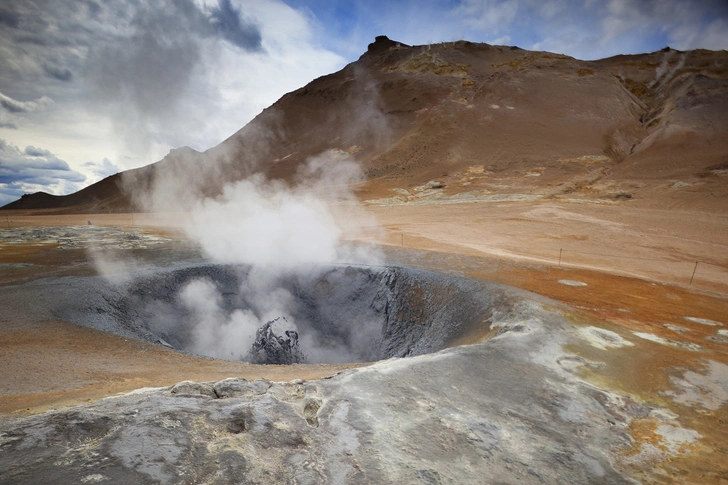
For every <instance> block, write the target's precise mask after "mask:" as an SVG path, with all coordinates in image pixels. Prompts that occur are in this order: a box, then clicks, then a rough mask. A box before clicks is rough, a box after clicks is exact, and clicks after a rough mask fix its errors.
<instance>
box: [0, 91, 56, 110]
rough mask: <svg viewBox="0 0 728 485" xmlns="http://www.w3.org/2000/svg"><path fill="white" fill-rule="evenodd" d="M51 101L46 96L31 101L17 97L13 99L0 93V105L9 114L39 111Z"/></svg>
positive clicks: (51, 101)
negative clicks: (19, 99)
mask: <svg viewBox="0 0 728 485" xmlns="http://www.w3.org/2000/svg"><path fill="white" fill-rule="evenodd" d="M52 103H53V100H52V99H50V98H49V97H47V96H42V97H40V98H38V99H34V100H32V101H18V100H17V99H13V98H11V97H10V96H6V95H4V94H3V93H0V107H2V108H4V109H5V111H7V112H8V113H11V114H18V113H30V112H33V111H40V110H42V109H43V108H45V107H47V106H48V105H50V104H52Z"/></svg>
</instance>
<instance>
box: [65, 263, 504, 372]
mask: <svg viewBox="0 0 728 485" xmlns="http://www.w3.org/2000/svg"><path fill="white" fill-rule="evenodd" d="M304 273H305V275H302V274H301V273H300V272H297V273H296V274H289V275H282V276H281V275H278V276H276V279H275V284H274V285H273V286H272V288H273V289H272V290H271V291H270V293H271V297H272V296H273V294H274V293H275V294H277V295H278V297H280V295H281V294H283V295H284V300H285V303H286V304H285V314H282V315H275V314H273V315H274V316H281V317H284V318H285V319H287V320H290V321H291V322H293V324H294V325H295V327H294V329H295V331H296V332H297V333H298V336H299V340H300V349H301V351H302V353H303V355H304V359H303V361H302V363H341V362H373V361H378V360H382V359H387V358H390V357H406V356H415V355H422V354H427V353H430V352H435V351H438V350H441V349H443V348H447V347H451V346H454V345H458V343H460V342H462V341H463V339H464V338H465V337H466V336H468V335H469V334H471V333H473V332H477V333H479V334H483V335H484V334H485V333H487V331H488V329H489V328H490V325H491V323H493V322H492V321H491V320H492V315H493V310H494V307H495V306H496V305H498V306H501V305H503V304H505V303H507V302H506V300H507V298H506V297H505V296H504V294H503V292H502V291H501V289H500V287H499V285H496V284H494V283H489V282H486V281H482V280H474V279H469V278H464V277H457V276H450V275H444V274H437V273H430V272H424V271H417V270H412V269H406V268H400V267H362V266H336V267H326V268H322V267H317V268H312V269H311V270H310V271H306V272H304ZM253 279H255V280H259V279H260V275H256V274H255V272H254V271H253V270H251V268H249V267H244V266H234V265H200V266H192V267H186V268H181V269H173V270H164V271H158V272H155V273H153V274H152V275H147V276H144V277H140V278H136V279H134V280H132V281H130V282H127V283H126V284H124V285H106V286H105V287H104V288H102V286H104V285H97V287H96V288H95V291H97V292H99V293H103V300H104V301H105V304H103V305H99V298H98V297H96V298H94V301H95V302H96V303H95V304H94V305H88V306H85V305H76V306H75V308H74V309H72V311H71V309H67V311H65V312H64V314H62V315H59V316H61V317H62V318H64V319H66V320H68V321H71V322H72V323H76V324H80V325H84V326H91V327H96V328H102V329H104V330H106V331H111V332H113V333H118V334H120V335H124V336H132V337H136V338H141V339H144V340H147V341H150V342H154V343H158V344H163V345H166V346H168V347H172V348H174V349H176V350H179V351H182V352H187V353H191V354H197V355H207V356H210V357H215V358H225V359H229V360H244V361H251V359H250V348H251V343H252V341H251V338H254V335H251V333H252V334H254V333H255V330H256V328H253V329H252V330H250V329H248V330H247V334H245V335H241V334H239V333H238V334H237V335H240V343H239V345H237V344H236V343H234V342H233V343H232V345H233V347H234V349H235V350H233V351H230V352H225V354H224V355H221V353H220V352H219V351H217V350H213V351H207V352H206V351H205V349H204V348H203V347H204V346H201V345H200V342H199V340H200V321H199V320H200V315H199V314H198V313H197V312H196V311H194V310H191V309H190V307H189V305H188V304H187V303H186V302H185V300H184V299H183V298H181V295H182V294H183V293H185V291H186V290H185V289H186V288H189V287H190V286H189V285H190V283H193V282H201V281H202V282H205V283H204V284H205V285H207V287H209V288H214V289H215V294H216V295H217V296H216V297H215V298H216V299H217V301H216V302H215V304H216V305H217V306H218V308H217V310H216V311H217V314H219V315H221V318H222V319H223V320H225V319H229V318H230V316H231V315H234V314H236V312H245V313H246V314H248V315H249V316H255V318H257V319H258V321H259V322H261V323H262V324H264V323H265V321H266V318H267V317H266V316H265V315H266V314H268V315H270V313H269V310H270V309H269V308H266V307H265V304H264V303H265V299H264V298H263V299H261V295H260V292H258V293H255V292H251V291H250V282H251V280H253ZM187 293H189V290H187ZM202 297H203V299H204V295H203V296H202ZM279 299H280V298H279ZM99 306H102V307H106V308H99ZM267 312H268V313H267ZM224 325H227V323H224V322H223V326H224ZM243 333H245V332H243ZM230 335H232V334H230V333H228V334H224V335H223V336H222V337H221V340H224V342H220V344H221V345H223V344H224V345H227V346H228V348H229V347H230V345H231V337H230ZM207 337H208V338H209V337H210V336H209V335H208V336H207ZM233 340H234V339H233ZM259 363H260V362H259ZM267 363H287V362H267Z"/></svg>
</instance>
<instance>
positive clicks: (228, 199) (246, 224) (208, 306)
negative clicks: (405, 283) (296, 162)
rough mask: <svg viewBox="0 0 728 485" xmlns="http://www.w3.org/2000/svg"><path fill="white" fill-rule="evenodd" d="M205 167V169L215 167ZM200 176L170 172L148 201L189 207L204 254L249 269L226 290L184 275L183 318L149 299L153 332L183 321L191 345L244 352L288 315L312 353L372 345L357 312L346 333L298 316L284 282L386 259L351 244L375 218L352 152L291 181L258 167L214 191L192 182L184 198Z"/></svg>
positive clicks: (305, 168) (190, 229) (322, 159)
mask: <svg viewBox="0 0 728 485" xmlns="http://www.w3.org/2000/svg"><path fill="white" fill-rule="evenodd" d="M204 171H205V172H204V174H203V175H204V176H205V177H207V176H208V175H209V174H210V173H214V172H215V169H214V167H213V168H210V167H206V168H205V169H204ZM198 175H199V174H198ZM194 176H195V174H194V173H190V171H189V170H176V169H175V170H166V171H165V173H164V174H163V176H162V177H159V178H157V180H156V181H155V183H154V185H153V187H152V190H151V191H149V192H148V193H147V194H145V195H144V198H145V199H146V200H147V201H148V203H149V207H151V208H158V207H162V206H167V207H169V206H170V205H171V206H174V205H175V204H177V205H178V206H179V207H181V208H188V207H189V208H191V210H190V217H189V223H188V224H186V225H185V227H184V232H185V234H186V236H187V237H188V238H189V239H190V240H192V241H194V242H195V243H197V244H198V245H199V247H200V249H201V251H202V253H203V254H204V255H205V256H206V257H207V258H208V259H209V260H211V261H213V262H215V263H221V264H242V265H246V266H248V267H249V269H248V270H246V276H245V278H243V282H242V284H241V285H240V287H239V288H236V289H235V291H231V290H230V289H229V288H228V289H226V290H225V291H226V292H227V293H223V290H222V289H221V287H219V286H218V284H217V283H215V282H213V281H211V280H209V279H206V278H199V279H194V280H192V281H189V282H187V283H186V284H185V285H184V286H183V287H182V288H181V289H180V290H179V292H178V293H177V295H176V296H175V298H176V301H175V305H176V306H177V308H182V309H183V313H184V317H183V320H185V321H176V320H178V318H176V317H174V316H173V313H174V312H173V311H172V307H171V306H170V304H169V303H162V302H154V303H153V304H151V305H148V306H147V308H146V309H145V313H146V315H147V316H148V317H149V321H150V322H151V325H152V326H153V327H154V330H156V331H159V332H161V333H165V334H167V333H174V332H171V330H172V329H173V328H174V327H175V326H180V328H184V332H185V336H186V337H185V338H186V339H187V340H188V342H187V343H186V346H185V348H186V349H187V350H191V351H193V352H195V353H198V354H203V355H207V356H211V357H217V358H225V359H240V360H247V358H248V357H249V352H250V350H251V348H252V345H253V342H254V340H255V337H256V331H257V330H258V329H259V328H260V327H261V326H263V325H265V324H266V323H267V322H270V321H272V320H274V319H276V318H278V317H284V319H285V321H286V322H287V325H288V326H289V328H287V329H290V330H295V331H297V332H298V334H299V336H300V339H299V343H300V347H301V351H302V352H303V354H304V355H305V356H306V358H307V360H308V361H311V362H345V361H348V360H351V359H352V352H353V353H354V354H355V355H356V354H360V355H361V356H365V355H366V354H367V352H371V348H370V347H371V342H372V338H373V335H372V333H371V332H372V330H371V329H370V328H369V327H370V326H371V325H366V323H367V322H364V321H361V322H360V321H358V320H357V318H356V316H354V318H352V319H347V321H343V322H341V325H344V326H345V327H346V328H345V330H344V333H345V334H346V335H347V336H349V337H350V338H348V339H346V340H348V341H347V342H346V343H343V342H342V341H340V340H336V339H331V338H329V337H328V336H327V335H322V334H321V332H320V331H318V330H316V328H315V327H316V325H315V322H310V321H298V322H297V321H296V319H295V318H294V316H293V315H295V314H297V313H296V305H297V302H296V299H295V298H294V296H293V295H291V293H290V292H289V290H287V289H285V288H284V281H288V282H290V281H292V280H296V281H299V282H301V281H303V282H306V284H310V285H315V284H316V282H317V281H318V278H319V276H320V275H321V274H322V273H323V272H324V271H326V270H327V269H328V268H329V267H330V266H331V265H334V264H342V263H347V264H381V262H382V261H381V257H380V254H379V252H378V251H376V250H373V249H371V248H370V247H367V246H363V245H361V244H355V243H352V242H350V241H351V240H354V239H356V238H357V236H359V235H360V232H359V230H358V229H357V228H358V227H365V228H367V231H370V230H371V228H372V227H374V226H375V222H374V220H373V219H372V217H371V216H370V215H368V214H367V213H366V212H365V211H364V209H363V208H362V207H361V206H360V205H359V204H358V202H357V200H356V197H355V196H354V194H353V191H352V188H351V187H352V185H353V184H355V183H357V182H360V181H361V180H363V175H362V172H361V169H360V167H359V165H358V164H357V163H356V162H355V161H354V160H353V159H352V158H351V157H350V156H349V154H348V153H346V152H344V151H341V150H329V151H326V152H324V153H322V154H321V155H319V156H317V157H314V158H311V159H309V160H308V161H307V162H306V163H305V164H303V165H302V166H301V167H300V168H299V170H298V171H297V173H296V174H295V181H294V183H291V184H289V183H286V182H283V181H280V180H270V179H267V178H266V177H265V176H264V175H263V174H261V173H256V174H253V175H251V176H249V177H247V178H245V179H243V180H239V181H237V182H234V183H227V184H225V185H224V186H223V188H222V191H221V193H219V195H217V196H214V197H202V196H201V195H199V194H200V193H201V192H200V191H197V190H195V191H190V192H188V195H191V199H190V198H188V199H187V200H180V198H181V197H184V195H185V193H184V188H185V187H187V186H188V185H187V183H188V182H190V185H189V186H192V187H195V185H194V184H195V183H197V184H198V185H197V186H201V185H202V183H201V182H200V180H199V179H198V180H196V181H195V180H193V179H194ZM219 178H220V179H223V177H222V174H220V175H219ZM365 318H366V317H364V316H361V319H365ZM281 321H282V320H281ZM358 325H361V328H357V326H358ZM354 358H356V357H354ZM362 358H364V357H362Z"/></svg>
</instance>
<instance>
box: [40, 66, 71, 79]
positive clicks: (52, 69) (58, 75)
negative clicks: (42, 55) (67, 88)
mask: <svg viewBox="0 0 728 485" xmlns="http://www.w3.org/2000/svg"><path fill="white" fill-rule="evenodd" d="M43 72H45V73H46V74H47V75H48V77H51V78H53V79H57V80H59V81H63V82H69V81H71V80H72V79H73V73H72V72H71V70H70V69H64V68H61V67H56V66H52V65H50V64H48V63H46V62H44V63H43Z"/></svg>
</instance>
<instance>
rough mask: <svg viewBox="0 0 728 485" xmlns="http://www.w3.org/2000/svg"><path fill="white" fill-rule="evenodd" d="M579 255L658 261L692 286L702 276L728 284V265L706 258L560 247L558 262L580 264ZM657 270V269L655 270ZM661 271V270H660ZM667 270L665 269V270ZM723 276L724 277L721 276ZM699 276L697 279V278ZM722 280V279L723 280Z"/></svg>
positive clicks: (636, 260)
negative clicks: (616, 252)
mask: <svg viewBox="0 0 728 485" xmlns="http://www.w3.org/2000/svg"><path fill="white" fill-rule="evenodd" d="M579 256H587V257H588V258H589V259H592V260H607V261H611V262H615V261H620V260H623V261H628V262H630V264H632V265H633V266H634V265H635V264H636V263H638V262H642V261H644V262H648V263H651V264H652V265H654V263H658V265H657V266H658V269H659V266H662V269H663V270H666V267H667V266H671V267H672V269H671V270H670V271H669V272H670V273H672V274H673V275H674V276H675V278H677V279H679V280H680V281H681V282H683V283H687V284H688V285H689V286H692V285H693V283H694V282H696V281H697V279H700V278H701V277H702V278H703V279H706V280H707V279H709V280H711V281H714V282H716V283H722V284H728V265H719V264H714V263H710V262H707V261H704V260H700V259H698V258H696V259H693V260H689V259H678V258H675V257H671V256H664V257H644V256H629V255H621V254H613V253H609V252H591V251H578V250H574V249H564V248H559V254H558V260H557V264H558V265H559V266H562V265H574V264H577V265H578V264H579V262H580V261H579V259H580V258H579ZM675 265H680V267H679V269H678V268H676V267H675ZM611 266H617V267H622V268H623V265H615V264H612V265H611ZM631 269H633V270H638V269H639V268H635V267H633V268H631ZM653 271H655V270H653ZM658 272H659V271H658ZM663 272H665V271H663ZM721 276H722V277H721ZM696 277H697V279H696ZM721 280H722V281H721Z"/></svg>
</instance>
